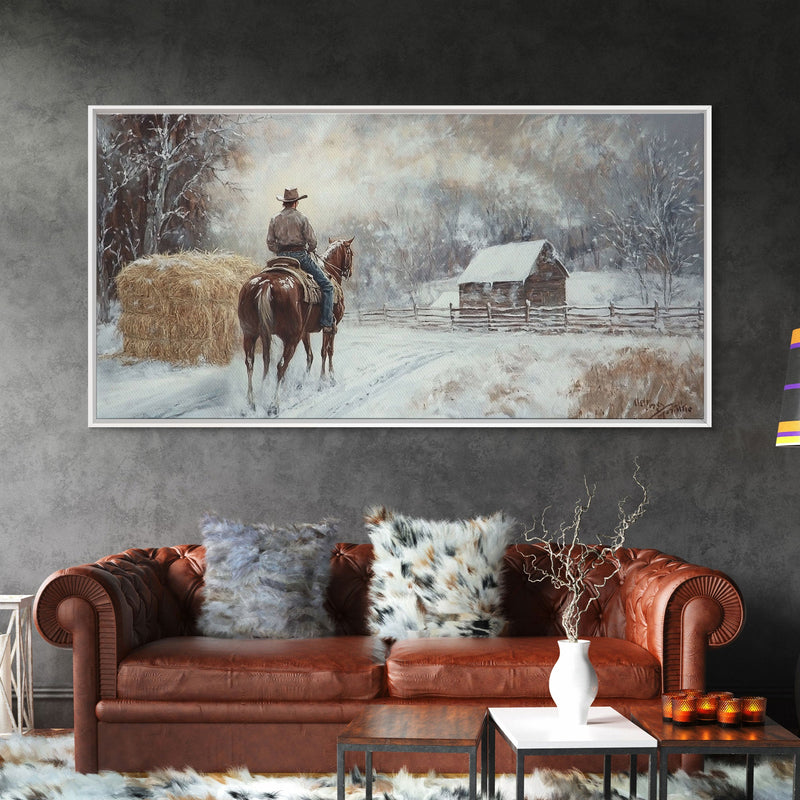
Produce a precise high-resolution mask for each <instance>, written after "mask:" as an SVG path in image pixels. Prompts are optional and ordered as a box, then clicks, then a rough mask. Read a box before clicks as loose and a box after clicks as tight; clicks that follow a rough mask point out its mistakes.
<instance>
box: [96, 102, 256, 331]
mask: <svg viewBox="0 0 800 800" xmlns="http://www.w3.org/2000/svg"><path fill="white" fill-rule="evenodd" d="M241 139H242V134H241V130H240V121H239V120H238V119H237V118H232V117H229V116H225V115H217V114H208V115H197V114H132V115H129V114H108V115H101V116H98V118H97V148H96V157H97V196H96V203H97V296H98V304H99V310H98V319H99V320H100V321H101V322H102V321H107V319H108V314H109V307H110V302H111V297H112V292H113V280H114V276H115V275H116V274H117V272H119V270H120V268H121V267H122V266H123V265H124V264H125V263H127V262H128V261H131V260H133V259H135V258H138V257H139V256H141V255H146V254H149V253H163V252H168V251H170V250H182V249H186V248H190V247H196V246H199V245H202V244H203V243H204V242H205V240H206V237H207V233H208V223H209V212H210V206H209V197H208V191H207V189H208V186H209V184H210V183H211V182H212V181H215V180H221V176H220V173H221V172H223V171H224V170H225V169H226V167H227V166H228V163H229V160H230V159H231V157H232V155H233V154H234V153H235V151H236V148H237V147H238V145H239V144H240V142H241Z"/></svg>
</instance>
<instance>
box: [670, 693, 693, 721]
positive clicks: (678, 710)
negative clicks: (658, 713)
mask: <svg viewBox="0 0 800 800" xmlns="http://www.w3.org/2000/svg"><path fill="white" fill-rule="evenodd" d="M696 719H697V698H695V697H687V696H686V695H681V696H680V697H674V698H673V700H672V722H673V724H675V725H694V723H695V720H696Z"/></svg>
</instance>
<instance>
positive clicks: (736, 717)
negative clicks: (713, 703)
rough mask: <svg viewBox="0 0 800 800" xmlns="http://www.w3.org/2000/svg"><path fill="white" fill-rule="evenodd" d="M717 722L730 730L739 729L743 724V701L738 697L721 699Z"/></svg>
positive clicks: (718, 706)
mask: <svg viewBox="0 0 800 800" xmlns="http://www.w3.org/2000/svg"><path fill="white" fill-rule="evenodd" d="M717 722H719V724H720V725H724V726H726V727H728V728H737V727H739V725H740V724H741V722H742V701H741V700H740V699H739V698H738V697H720V699H719V704H718V705H717Z"/></svg>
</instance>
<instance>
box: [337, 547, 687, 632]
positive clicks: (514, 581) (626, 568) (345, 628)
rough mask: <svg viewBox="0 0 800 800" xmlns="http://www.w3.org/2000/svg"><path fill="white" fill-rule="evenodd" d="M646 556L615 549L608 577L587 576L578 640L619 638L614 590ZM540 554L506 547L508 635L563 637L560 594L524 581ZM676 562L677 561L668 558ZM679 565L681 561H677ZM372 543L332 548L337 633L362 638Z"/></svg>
mask: <svg viewBox="0 0 800 800" xmlns="http://www.w3.org/2000/svg"><path fill="white" fill-rule="evenodd" d="M650 554H654V555H660V556H661V557H662V558H663V557H664V556H663V554H660V553H658V551H655V550H652V551H648V550H632V549H625V548H623V549H621V550H619V551H618V553H617V556H618V558H619V561H620V564H621V567H620V571H619V573H618V574H616V575H613V576H612V577H611V578H610V579H609V573H610V572H612V567H611V566H610V565H605V566H603V567H601V568H599V569H597V570H595V571H594V573H593V574H592V576H591V582H592V583H594V585H597V586H599V588H598V589H597V593H598V596H597V599H596V600H595V601H592V603H591V604H590V606H589V608H588V609H587V611H586V613H585V614H584V615H583V618H582V619H581V626H580V633H581V635H582V636H613V637H616V638H620V639H623V638H625V627H626V623H627V620H626V615H625V601H624V599H623V597H622V593H621V591H620V588H621V585H622V582H623V581H624V580H625V579H626V575H627V574H628V573H631V572H635V571H636V570H635V565H636V564H637V563H640V564H642V565H643V564H647V563H649V557H650ZM543 557H544V554H543V551H542V549H541V548H537V547H536V546H535V545H531V544H521V545H519V546H516V545H512V546H511V547H509V548H508V550H507V551H506V554H505V558H504V563H503V574H502V586H503V606H504V611H505V616H506V619H507V620H508V627H507V629H506V634H507V635H509V636H563V635H564V630H563V628H562V627H561V622H560V617H561V609H562V608H563V606H564V603H565V602H566V592H565V591H564V590H563V589H555V588H553V586H552V584H551V583H550V582H549V581H547V580H545V581H541V582H538V583H533V582H532V581H530V580H529V579H528V574H527V573H526V571H525V569H526V565H527V564H528V563H529V560H530V559H536V560H538V562H539V563H542V561H543ZM674 561H676V562H680V559H674ZM681 563H682V562H681ZM371 565H372V545H369V544H338V545H337V546H336V548H335V549H334V552H333V556H332V558H331V581H330V585H329V588H328V598H327V604H326V608H327V609H328V613H329V614H330V615H331V617H332V618H333V619H334V621H335V623H336V631H337V633H339V634H347V635H357V634H366V633H367V632H368V628H367V609H368V592H369V582H370V577H371V575H372V572H371Z"/></svg>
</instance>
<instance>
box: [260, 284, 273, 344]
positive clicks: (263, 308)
mask: <svg viewBox="0 0 800 800" xmlns="http://www.w3.org/2000/svg"><path fill="white" fill-rule="evenodd" d="M258 318H259V320H260V321H261V325H262V327H263V328H264V331H265V332H266V334H267V336H272V329H273V327H274V325H275V318H274V316H273V314H272V284H270V283H267V286H266V288H265V289H264V291H262V292H261V294H260V295H259V297H258Z"/></svg>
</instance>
